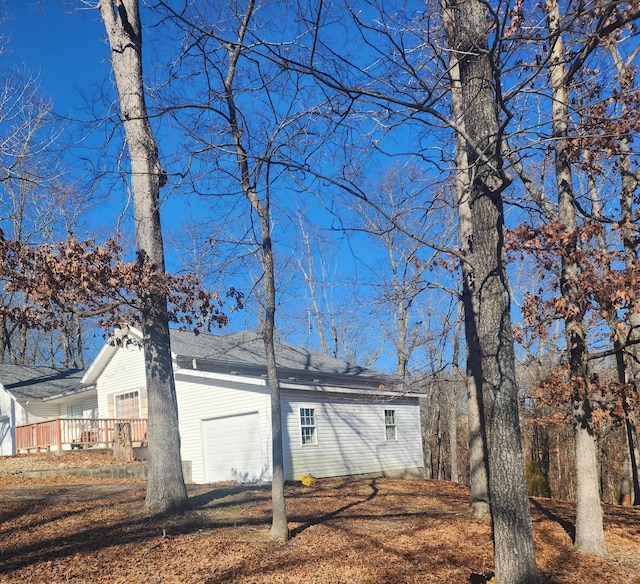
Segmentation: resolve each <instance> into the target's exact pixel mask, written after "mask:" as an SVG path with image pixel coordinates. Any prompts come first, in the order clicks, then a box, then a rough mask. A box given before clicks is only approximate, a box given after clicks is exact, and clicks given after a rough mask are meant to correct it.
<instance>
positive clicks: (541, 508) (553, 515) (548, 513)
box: [531, 499, 576, 544]
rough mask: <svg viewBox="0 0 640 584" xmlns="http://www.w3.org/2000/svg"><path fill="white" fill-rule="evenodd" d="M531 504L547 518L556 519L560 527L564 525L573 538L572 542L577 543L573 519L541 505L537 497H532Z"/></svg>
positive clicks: (563, 527)
mask: <svg viewBox="0 0 640 584" xmlns="http://www.w3.org/2000/svg"><path fill="white" fill-rule="evenodd" d="M531 504H532V505H533V506H534V507H535V509H536V510H537V511H539V512H540V513H542V514H543V515H544V516H545V517H546V518H547V519H550V520H551V521H555V522H556V523H557V524H558V525H559V526H560V527H562V529H564V530H565V532H566V533H567V535H568V536H569V537H570V538H571V542H572V543H574V544H575V543H576V526H575V523H573V522H572V521H569V520H568V519H565V518H564V517H561V516H560V515H557V514H556V513H554V512H553V511H551V510H550V509H547V508H546V507H544V506H543V505H541V504H540V502H539V501H536V500H535V499H531Z"/></svg>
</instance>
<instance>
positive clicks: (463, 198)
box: [443, 2, 491, 522]
mask: <svg viewBox="0 0 640 584" xmlns="http://www.w3.org/2000/svg"><path fill="white" fill-rule="evenodd" d="M443 11H444V14H445V23H446V26H447V27H448V32H447V34H448V35H449V37H450V38H453V35H454V34H455V32H454V29H453V27H454V21H453V14H452V13H451V10H450V9H449V8H447V6H446V2H444V3H443ZM449 63H450V69H449V75H450V78H451V102H452V109H453V116H454V120H455V124H456V127H458V128H460V129H463V128H464V114H463V111H464V108H463V103H462V88H461V86H460V67H459V65H458V55H457V53H456V52H455V51H451V53H450V58H449ZM455 180H456V197H457V202H458V226H459V231H460V250H461V252H462V254H463V256H465V257H470V255H471V242H472V239H473V237H472V227H471V207H470V205H469V194H470V190H471V187H470V185H471V170H470V169H469V161H468V157H467V149H466V143H465V140H464V137H463V135H462V132H456V177H455ZM461 268H462V296H461V302H462V310H463V319H464V323H465V334H466V338H467V373H466V385H467V409H468V418H467V419H468V426H469V428H468V429H469V480H470V486H471V489H470V500H469V513H470V515H471V516H472V517H473V518H474V519H476V520H478V521H485V522H488V521H491V506H490V498H489V478H488V474H487V467H488V460H487V445H486V441H485V433H484V424H483V421H482V394H481V389H480V388H478V387H477V386H476V383H475V380H474V378H473V375H472V371H473V370H474V369H477V368H478V367H479V363H480V358H481V356H480V347H479V346H478V344H477V342H476V339H475V335H474V334H473V330H474V324H473V323H474V322H475V319H476V314H477V311H476V308H475V304H474V297H473V295H472V294H471V289H470V286H471V278H472V271H471V265H470V264H469V263H468V262H466V261H463V262H462V265H461Z"/></svg>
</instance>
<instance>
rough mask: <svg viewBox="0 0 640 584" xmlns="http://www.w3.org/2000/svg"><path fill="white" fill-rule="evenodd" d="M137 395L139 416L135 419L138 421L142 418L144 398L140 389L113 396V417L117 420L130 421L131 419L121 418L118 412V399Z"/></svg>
mask: <svg viewBox="0 0 640 584" xmlns="http://www.w3.org/2000/svg"><path fill="white" fill-rule="evenodd" d="M130 394H131V395H134V394H135V395H137V396H138V415H137V416H136V417H135V418H134V419H138V418H141V417H142V398H141V392H140V390H139V389H130V390H129V391H121V392H120V393H114V394H113V416H114V418H115V419H116V420H120V419H122V420H128V419H130V418H129V417H126V418H125V417H124V416H120V415H119V412H118V399H119V398H121V397H123V396H126V395H130Z"/></svg>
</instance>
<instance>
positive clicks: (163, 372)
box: [99, 0, 187, 512]
mask: <svg viewBox="0 0 640 584" xmlns="http://www.w3.org/2000/svg"><path fill="white" fill-rule="evenodd" d="M99 8H100V13H101V15H102V18H103V20H104V23H105V27H106V30H107V35H108V38H109V45H110V47H111V63H112V67H113V73H114V76H115V80H116V86H117V89H118V95H119V100H120V109H121V119H122V124H123V126H124V129H125V135H126V141H127V146H128V149H129V158H130V161H131V190H132V193H133V201H134V216H135V217H134V218H135V226H136V243H137V248H138V255H139V259H140V260H141V261H150V262H152V264H153V266H154V267H155V269H156V270H157V272H159V273H164V269H165V268H164V249H163V241H162V232H161V228H160V197H159V193H160V189H161V188H162V186H163V185H164V183H165V182H166V173H165V172H164V170H163V169H162V166H161V164H160V158H159V155H158V146H157V143H156V141H155V138H154V136H153V132H152V130H151V125H150V123H149V118H148V116H147V108H146V104H145V97H144V84H143V75H142V27H141V23H140V15H139V8H138V0H115V3H114V1H113V0H100V3H99ZM141 300H142V302H143V308H142V310H141V328H142V334H143V348H144V361H145V371H146V382H147V391H148V399H149V476H148V482H147V496H146V500H145V506H146V508H147V509H148V510H149V511H152V512H169V511H173V510H176V509H179V508H182V507H184V506H185V504H186V502H187V491H186V487H185V484H184V476H183V472H182V462H181V459H180V434H179V431H178V406H177V400H176V392H175V383H174V377H173V367H172V362H171V347H170V342H169V319H168V313H167V300H166V298H165V297H164V296H161V295H159V294H148V295H147V296H146V297H144V298H142V299H141Z"/></svg>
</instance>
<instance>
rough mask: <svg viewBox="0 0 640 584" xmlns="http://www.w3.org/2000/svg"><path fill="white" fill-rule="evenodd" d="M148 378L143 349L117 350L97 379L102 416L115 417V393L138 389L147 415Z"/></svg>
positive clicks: (99, 409)
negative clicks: (146, 388)
mask: <svg viewBox="0 0 640 584" xmlns="http://www.w3.org/2000/svg"><path fill="white" fill-rule="evenodd" d="M145 387H146V380H145V373H144V355H143V353H142V349H140V348H138V347H135V346H129V347H122V348H120V349H119V350H118V351H116V352H115V354H114V355H113V357H112V359H111V360H110V361H109V364H108V365H107V366H106V367H105V369H104V371H103V372H102V374H101V375H100V377H99V378H98V380H97V383H96V388H97V391H98V412H99V417H100V418H112V417H114V409H113V408H114V406H113V395H114V394H116V393H123V392H127V391H135V390H138V391H140V392H141V393H143V394H144V395H141V396H140V398H141V400H142V406H143V407H142V416H141V417H143V418H146V417H147V410H146V390H144V388H145Z"/></svg>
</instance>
